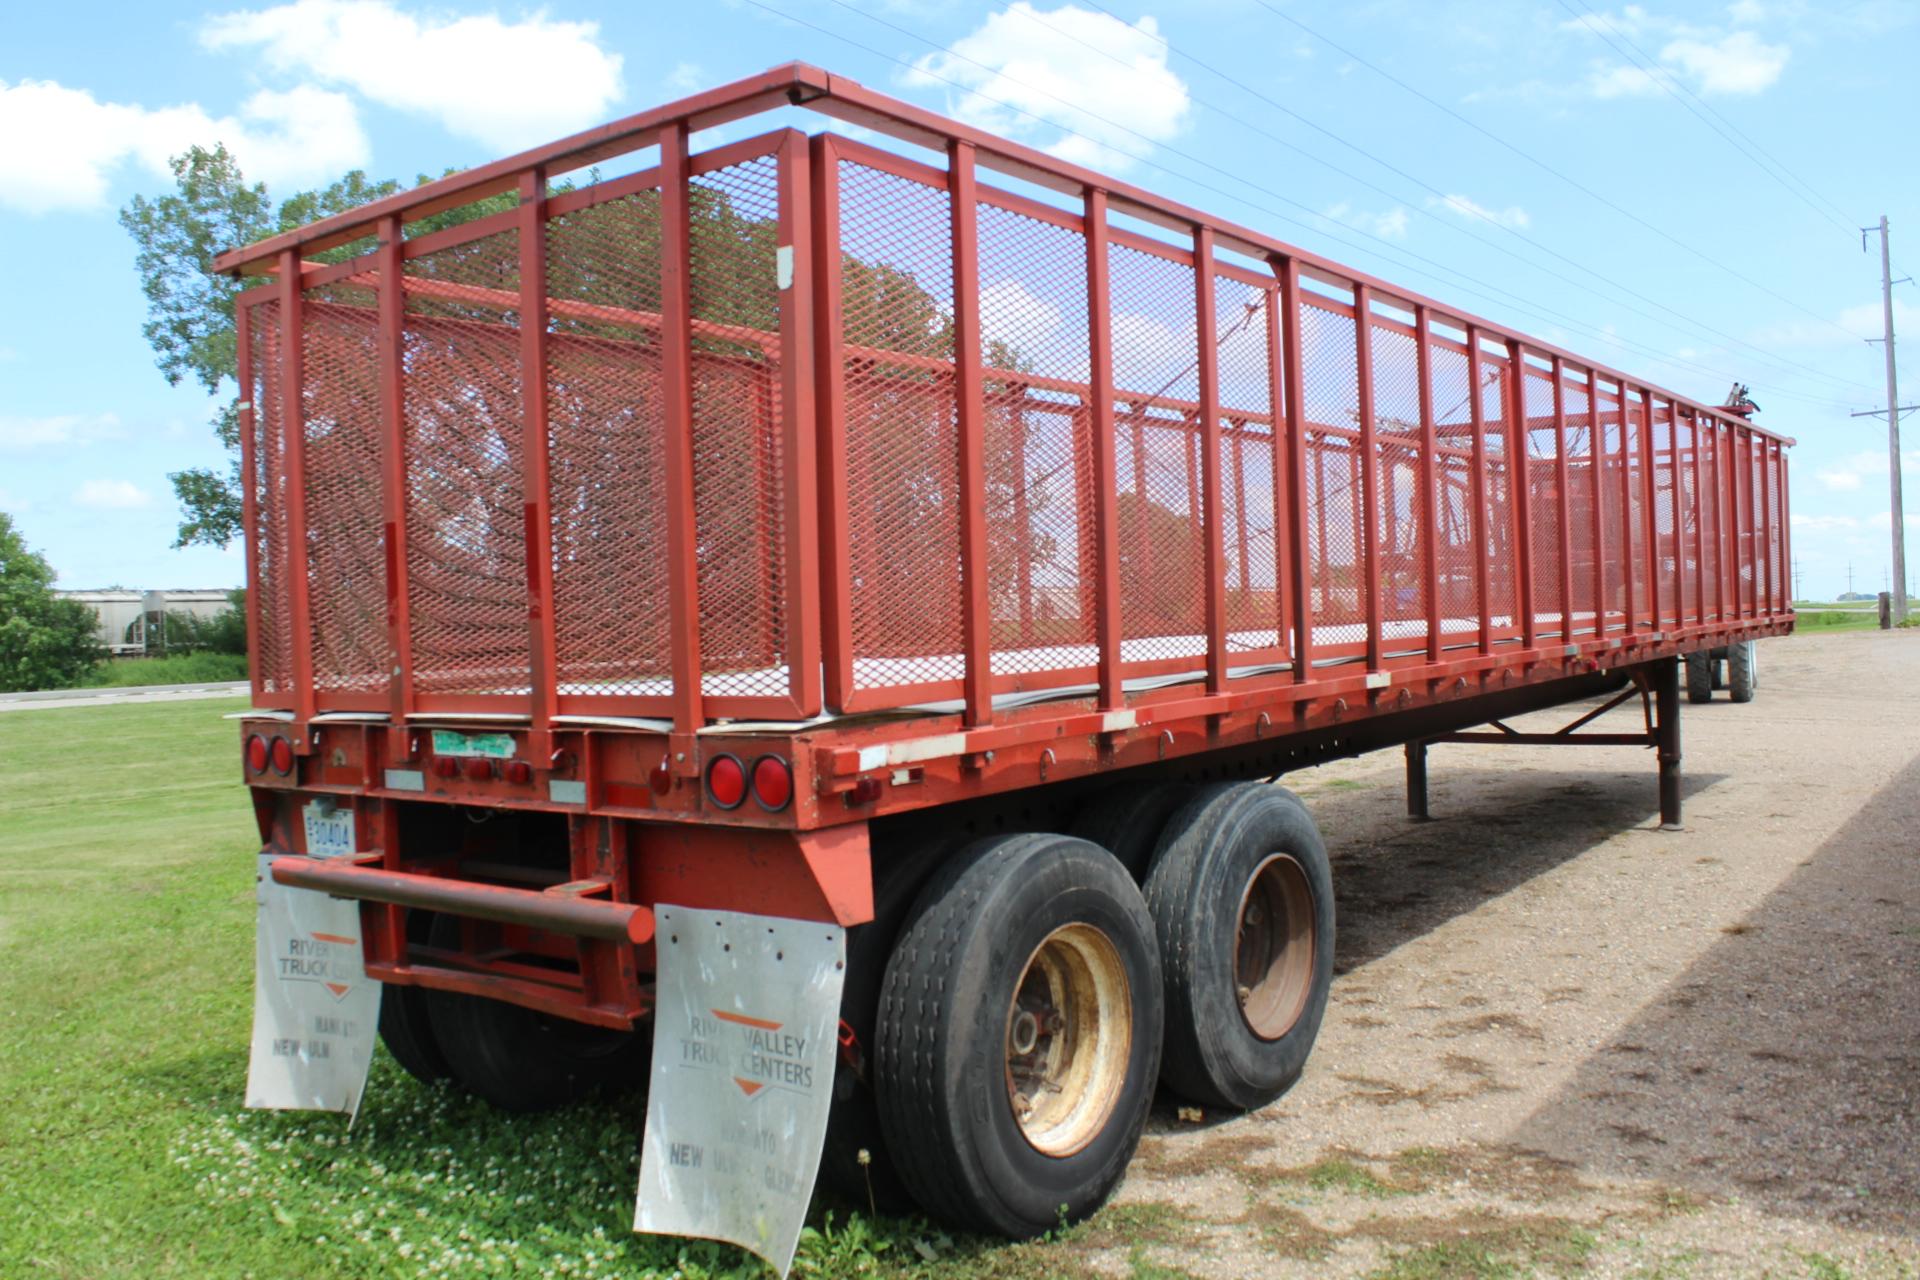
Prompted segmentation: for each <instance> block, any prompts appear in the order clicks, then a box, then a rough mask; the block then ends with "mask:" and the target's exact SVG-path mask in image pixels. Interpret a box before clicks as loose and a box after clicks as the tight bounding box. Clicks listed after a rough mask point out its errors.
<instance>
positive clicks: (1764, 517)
mask: <svg viewBox="0 0 1920 1280" xmlns="http://www.w3.org/2000/svg"><path fill="white" fill-rule="evenodd" d="M1760 457H1761V459H1762V461H1761V471H1760V474H1761V477H1762V482H1761V485H1760V528H1761V530H1762V531H1763V532H1764V534H1765V537H1766V552H1765V555H1764V556H1763V564H1764V566H1765V572H1766V593H1765V594H1764V595H1763V596H1762V597H1761V599H1762V600H1764V601H1765V602H1766V611H1767V613H1769V614H1772V613H1776V612H1778V609H1779V604H1778V602H1777V601H1776V600H1775V599H1774V580H1773V572H1774V564H1773V555H1774V552H1773V529H1774V521H1775V520H1776V519H1777V516H1776V514H1775V512H1774V509H1773V505H1774V504H1773V486H1772V485H1771V484H1769V483H1767V480H1768V479H1769V478H1770V477H1769V476H1768V474H1767V472H1768V469H1769V468H1771V467H1773V466H1774V465H1775V463H1776V462H1777V460H1778V457H1779V454H1778V451H1777V450H1776V449H1774V447H1773V441H1771V440H1764V439H1763V440H1762V441H1761V442H1760Z"/></svg>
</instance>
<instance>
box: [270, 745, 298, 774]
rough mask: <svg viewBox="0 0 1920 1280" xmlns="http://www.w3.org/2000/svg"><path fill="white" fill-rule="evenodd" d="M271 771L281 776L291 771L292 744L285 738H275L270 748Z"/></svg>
mask: <svg viewBox="0 0 1920 1280" xmlns="http://www.w3.org/2000/svg"><path fill="white" fill-rule="evenodd" d="M271 754H272V757H273V771H274V772H275V773H277V774H279V775H280V776H281V777H283V778H284V777H286V776H287V775H288V774H290V773H292V772H293V744H292V743H291V742H288V741H287V740H286V739H285V738H275V739H274V740H273V748H272V753H271Z"/></svg>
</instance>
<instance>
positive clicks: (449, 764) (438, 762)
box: [433, 756, 460, 778]
mask: <svg viewBox="0 0 1920 1280" xmlns="http://www.w3.org/2000/svg"><path fill="white" fill-rule="evenodd" d="M459 773H460V762H459V761H458V760H456V759H454V758H453V757H452V756H435V757H434V760H433V776H434V777H436V778H452V777H457V776H459Z"/></svg>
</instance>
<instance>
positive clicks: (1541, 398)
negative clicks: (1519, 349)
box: [1521, 369, 1565, 633]
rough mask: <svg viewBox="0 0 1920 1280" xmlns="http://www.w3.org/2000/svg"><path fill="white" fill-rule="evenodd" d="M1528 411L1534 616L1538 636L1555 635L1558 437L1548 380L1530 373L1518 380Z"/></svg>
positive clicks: (1559, 507)
mask: <svg viewBox="0 0 1920 1280" xmlns="http://www.w3.org/2000/svg"><path fill="white" fill-rule="evenodd" d="M1521 386H1522V387H1523V388H1524V391H1525V403H1526V411H1527V433H1526V434H1527V476H1528V482H1529V484H1530V485H1531V486H1532V487H1531V488H1530V489H1529V490H1528V491H1527V501H1528V503H1529V504H1530V506H1529V512H1530V516H1531V524H1532V530H1533V543H1532V547H1533V551H1532V554H1533V616H1534V621H1535V622H1536V623H1537V624H1539V625H1540V626H1541V628H1542V630H1546V631H1552V632H1555V633H1557V632H1558V631H1559V629H1560V610H1561V607H1562V603H1563V601H1562V599H1561V595H1560V520H1561V512H1562V509H1563V507H1564V505H1565V504H1564V503H1562V501H1561V495H1560V476H1559V462H1558V459H1559V456H1560V446H1559V443H1558V442H1559V431H1558V427H1557V424H1556V420H1555V418H1554V411H1553V377H1552V375H1551V374H1549V373H1542V372H1540V371H1538V370H1534V369H1529V370H1528V371H1527V372H1526V374H1525V376H1524V377H1523V378H1522V380H1521Z"/></svg>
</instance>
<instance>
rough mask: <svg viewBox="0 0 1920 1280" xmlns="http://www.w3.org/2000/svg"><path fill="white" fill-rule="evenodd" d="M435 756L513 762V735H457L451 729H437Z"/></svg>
mask: <svg viewBox="0 0 1920 1280" xmlns="http://www.w3.org/2000/svg"><path fill="white" fill-rule="evenodd" d="M433 754H435V755H437V756H485V757H487V758H488V759H490V760H511V759H513V735H512V734H510V733H455V732H454V731H453V730H451V729H435V730H434V731H433Z"/></svg>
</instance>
